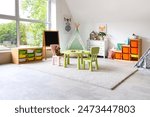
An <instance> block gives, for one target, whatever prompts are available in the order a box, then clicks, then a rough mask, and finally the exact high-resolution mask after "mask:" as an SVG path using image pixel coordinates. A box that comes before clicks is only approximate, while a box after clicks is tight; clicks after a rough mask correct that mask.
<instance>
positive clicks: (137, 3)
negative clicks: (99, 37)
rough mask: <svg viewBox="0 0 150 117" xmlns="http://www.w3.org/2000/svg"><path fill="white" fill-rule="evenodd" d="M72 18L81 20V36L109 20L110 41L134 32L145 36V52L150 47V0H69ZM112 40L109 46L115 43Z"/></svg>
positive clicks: (119, 39) (120, 39) (143, 39)
mask: <svg viewBox="0 0 150 117" xmlns="http://www.w3.org/2000/svg"><path fill="white" fill-rule="evenodd" d="M66 3H67V5H68V7H69V10H70V12H71V13H72V16H73V18H74V19H75V21H76V20H78V21H79V23H80V32H81V37H82V39H84V42H85V43H86V40H87V39H88V38H89V34H90V32H92V31H93V30H95V31H98V29H99V28H98V27H99V24H100V23H106V24H107V28H108V33H109V34H110V35H111V40H110V42H111V44H115V45H116V43H118V42H124V41H125V40H126V39H127V38H128V37H129V36H131V35H132V34H133V33H135V34H137V35H139V36H141V37H142V42H143V44H142V45H143V47H142V49H143V52H144V51H145V50H146V49H147V48H149V47H150V7H149V4H150V0H115V1H113V0H66ZM111 44H110V48H111V47H112V45H111Z"/></svg>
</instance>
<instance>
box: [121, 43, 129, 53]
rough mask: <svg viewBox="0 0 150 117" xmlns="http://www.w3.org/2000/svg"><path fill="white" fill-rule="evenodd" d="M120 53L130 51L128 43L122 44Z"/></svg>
mask: <svg viewBox="0 0 150 117" xmlns="http://www.w3.org/2000/svg"><path fill="white" fill-rule="evenodd" d="M122 53H130V46H129V45H123V46H122Z"/></svg>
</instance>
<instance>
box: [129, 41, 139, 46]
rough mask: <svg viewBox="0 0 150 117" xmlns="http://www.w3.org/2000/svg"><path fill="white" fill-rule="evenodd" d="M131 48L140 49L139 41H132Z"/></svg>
mask: <svg viewBox="0 0 150 117" xmlns="http://www.w3.org/2000/svg"><path fill="white" fill-rule="evenodd" d="M130 46H131V47H134V48H137V47H138V40H130Z"/></svg>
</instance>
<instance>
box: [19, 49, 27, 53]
mask: <svg viewBox="0 0 150 117" xmlns="http://www.w3.org/2000/svg"><path fill="white" fill-rule="evenodd" d="M26 53H27V50H19V54H26Z"/></svg>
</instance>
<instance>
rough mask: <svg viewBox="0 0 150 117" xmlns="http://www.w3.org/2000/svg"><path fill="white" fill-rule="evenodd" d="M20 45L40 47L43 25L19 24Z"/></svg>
mask: <svg viewBox="0 0 150 117" xmlns="http://www.w3.org/2000/svg"><path fill="white" fill-rule="evenodd" d="M19 26H20V27H19V29H20V45H21V46H24V45H30V46H42V36H43V30H45V24H44V23H33V22H20V25H19Z"/></svg>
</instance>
